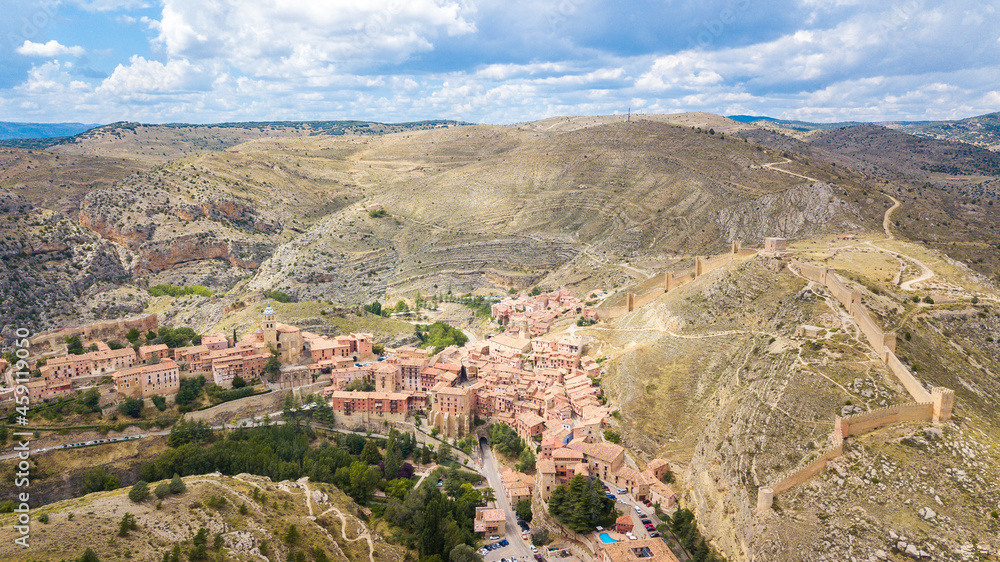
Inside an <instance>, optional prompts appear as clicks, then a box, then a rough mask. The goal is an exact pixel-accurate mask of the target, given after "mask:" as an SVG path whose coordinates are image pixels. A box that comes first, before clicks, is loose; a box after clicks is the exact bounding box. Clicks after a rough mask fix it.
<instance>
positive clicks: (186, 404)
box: [175, 375, 205, 412]
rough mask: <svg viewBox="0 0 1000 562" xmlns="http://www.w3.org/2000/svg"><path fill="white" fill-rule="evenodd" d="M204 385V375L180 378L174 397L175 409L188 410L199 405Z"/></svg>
mask: <svg viewBox="0 0 1000 562" xmlns="http://www.w3.org/2000/svg"><path fill="white" fill-rule="evenodd" d="M204 387H205V377H204V376H201V375H199V376H197V377H194V378H188V379H181V382H180V389H179V390H178V391H177V396H176V398H175V400H176V401H177V409H178V410H180V411H181V412H190V411H191V410H194V409H196V408H197V407H198V405H199V400H200V399H201V394H202V389H203V388H204Z"/></svg>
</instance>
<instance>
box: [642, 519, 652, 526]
mask: <svg viewBox="0 0 1000 562" xmlns="http://www.w3.org/2000/svg"><path fill="white" fill-rule="evenodd" d="M650 523H652V521H650V520H649V519H643V520H642V524H643V525H649V524H650Z"/></svg>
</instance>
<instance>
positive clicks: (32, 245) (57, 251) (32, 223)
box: [0, 189, 135, 337]
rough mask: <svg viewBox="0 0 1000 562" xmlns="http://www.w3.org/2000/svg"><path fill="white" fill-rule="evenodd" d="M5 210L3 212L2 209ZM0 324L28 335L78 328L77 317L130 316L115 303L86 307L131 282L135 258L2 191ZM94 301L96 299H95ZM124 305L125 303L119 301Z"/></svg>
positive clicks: (131, 308) (108, 301)
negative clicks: (59, 327) (25, 330)
mask: <svg viewBox="0 0 1000 562" xmlns="http://www.w3.org/2000/svg"><path fill="white" fill-rule="evenodd" d="M3 209H6V211H2V210H3ZM0 221H2V224H3V227H4V230H3V232H4V234H5V236H2V237H0V301H2V302H3V303H4V306H3V307H0V324H2V325H3V326H5V327H6V328H5V331H4V333H3V336H4V337H10V333H9V332H10V331H11V330H13V329H14V328H18V327H24V328H28V329H29V330H31V331H32V332H35V331H38V330H43V329H47V328H52V327H56V326H57V325H60V324H76V323H77V322H76V321H75V320H71V319H74V318H78V317H79V316H83V317H85V318H86V317H90V318H95V316H97V314H104V313H106V314H110V315H111V316H110V317H115V315H117V314H128V313H134V312H135V310H134V306H133V304H134V303H130V304H129V305H128V306H126V308H124V309H118V308H117V306H118V304H119V303H118V299H105V303H104V305H103V306H102V305H98V306H92V305H91V306H88V305H87V303H89V301H91V299H94V298H97V297H98V295H102V294H110V293H109V291H114V290H116V289H117V288H118V287H119V286H120V285H121V284H124V283H128V282H129V281H130V275H129V267H130V264H131V260H132V259H133V256H130V255H129V253H128V252H127V251H126V250H125V249H124V248H121V247H119V246H116V245H115V244H114V243H112V242H110V241H108V240H104V239H102V238H101V237H100V236H98V235H97V234H95V233H94V232H93V231H91V230H88V229H87V228H84V227H82V226H81V225H79V224H78V223H76V222H74V221H72V220H71V219H70V218H69V217H66V216H64V215H62V214H60V213H52V212H51V211H46V210H41V209H37V208H35V207H34V206H32V205H31V204H30V203H28V202H26V201H25V200H23V199H21V198H20V197H17V196H15V195H13V194H11V193H10V192H8V191H6V190H2V189H0ZM97 300H100V299H99V298H97ZM122 302H125V301H122Z"/></svg>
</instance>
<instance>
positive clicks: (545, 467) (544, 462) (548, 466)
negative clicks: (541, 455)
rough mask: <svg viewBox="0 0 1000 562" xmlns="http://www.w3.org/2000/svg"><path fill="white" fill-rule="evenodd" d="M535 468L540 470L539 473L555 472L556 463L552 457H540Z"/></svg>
mask: <svg viewBox="0 0 1000 562" xmlns="http://www.w3.org/2000/svg"><path fill="white" fill-rule="evenodd" d="M535 469H537V470H538V473H539V474H555V473H556V463H554V462H552V460H551V459H539V460H538V461H536V462H535Z"/></svg>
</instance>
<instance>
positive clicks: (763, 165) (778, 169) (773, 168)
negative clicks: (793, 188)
mask: <svg viewBox="0 0 1000 562" xmlns="http://www.w3.org/2000/svg"><path fill="white" fill-rule="evenodd" d="M790 162H791V160H789V159H788V158H785V161H784V162H771V163H770V164H761V165H760V167H761V168H767V169H768V170H774V171H775V172H782V173H784V174H788V175H790V176H795V177H797V178H802V179H804V180H809V181H817V182H818V181H819V180H818V179H816V178H811V177H809V176H803V175H802V174H796V173H795V172H789V171H788V170H782V169H781V168H775V166H780V165H781V164H788V163H790Z"/></svg>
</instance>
